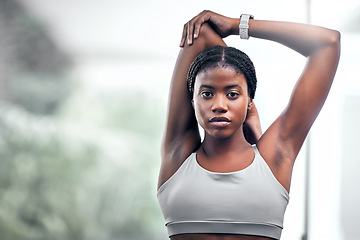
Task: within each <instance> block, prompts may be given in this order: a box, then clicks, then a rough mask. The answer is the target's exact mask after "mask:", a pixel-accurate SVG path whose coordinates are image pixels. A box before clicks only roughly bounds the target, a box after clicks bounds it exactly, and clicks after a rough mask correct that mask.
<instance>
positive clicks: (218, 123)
mask: <svg viewBox="0 0 360 240" xmlns="http://www.w3.org/2000/svg"><path fill="white" fill-rule="evenodd" d="M209 123H210V124H211V125H213V126H215V127H226V126H228V125H229V124H230V123H231V121H230V119H228V118H227V117H212V118H211V119H210V120H209Z"/></svg>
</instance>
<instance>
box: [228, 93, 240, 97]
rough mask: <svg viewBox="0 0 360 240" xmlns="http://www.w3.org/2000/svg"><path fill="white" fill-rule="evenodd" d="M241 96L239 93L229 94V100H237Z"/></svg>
mask: <svg viewBox="0 0 360 240" xmlns="http://www.w3.org/2000/svg"><path fill="white" fill-rule="evenodd" d="M239 95H240V94H239V93H237V92H229V93H228V94H227V96H228V97H229V98H237V97H238V96H239Z"/></svg>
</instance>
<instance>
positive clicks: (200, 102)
mask: <svg viewBox="0 0 360 240" xmlns="http://www.w3.org/2000/svg"><path fill="white" fill-rule="evenodd" d="M239 24H240V25H239ZM239 34H240V37H241V38H245V39H247V38H248V37H254V38H260V39H266V40H271V41H275V42H278V43H280V44H283V45H285V46H287V47H289V48H291V49H293V50H295V51H297V52H298V53H300V54H302V55H304V56H305V57H307V64H306V66H305V68H304V71H303V73H302V74H301V76H300V77H299V79H298V81H297V83H296V85H295V87H294V90H293V92H292V95H291V97H290V100H289V103H288V105H287V107H286V108H285V109H284V111H283V112H282V113H281V114H280V116H279V117H278V118H277V119H276V120H275V121H274V122H273V124H272V125H271V126H270V127H269V128H268V129H267V130H266V131H265V132H264V134H262V132H261V128H260V124H259V119H258V114H257V110H256V107H255V105H254V102H253V98H254V94H255V87H256V76H255V70H254V68H253V65H252V62H251V61H250V59H249V58H248V57H247V56H246V54H244V53H242V52H241V51H239V50H236V49H233V48H229V47H226V45H225V43H224V41H223V40H222V38H225V37H227V36H229V35H239ZM180 46H181V47H182V49H181V51H180V53H179V56H178V59H177V62H176V66H175V69H174V73H173V77H172V82H171V87H170V99H169V109H168V118H167V124H166V128H165V134H164V138H163V143H162V150H161V152H162V163H161V169H160V174H159V183H158V199H159V203H160V206H161V208H162V211H163V214H164V217H165V221H166V226H167V229H168V233H169V237H170V238H171V239H172V240H182V239H184V240H198V239H218V240H225V239H226V240H259V239H280V236H281V230H282V223H283V217H284V212H285V209H286V206H287V203H288V199H289V196H288V193H289V191H290V182H291V174H292V169H293V166H294V161H295V159H296V156H297V155H298V153H299V151H300V149H301V146H302V144H303V142H304V140H305V138H306V135H307V134H308V132H309V130H310V127H311V125H312V124H313V122H314V120H315V119H316V117H317V115H318V113H319V111H320V109H321V108H322V106H323V104H324V102H325V99H326V97H327V95H328V93H329V90H330V87H331V84H332V81H333V79H334V75H335V72H336V69H337V65H338V61H339V57H340V33H339V32H337V31H333V30H329V29H326V28H322V27H316V26H310V25H304V24H298V23H288V22H274V21H262V20H254V19H253V17H252V16H251V15H247V14H243V15H241V17H240V19H239V18H228V17H225V16H222V15H219V14H216V13H214V12H211V11H203V12H202V13H200V14H199V15H197V16H195V17H194V18H193V19H191V20H190V21H189V22H188V23H187V24H185V26H184V30H183V35H182V40H181V43H180ZM187 88H188V89H187ZM189 93H190V94H189ZM198 124H199V125H200V126H201V127H202V128H203V129H204V131H205V134H204V139H203V141H201V138H200V134H199V129H198Z"/></svg>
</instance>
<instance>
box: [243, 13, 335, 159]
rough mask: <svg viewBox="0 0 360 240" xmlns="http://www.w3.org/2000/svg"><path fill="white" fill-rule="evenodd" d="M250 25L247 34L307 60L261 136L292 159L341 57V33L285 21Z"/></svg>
mask: <svg viewBox="0 0 360 240" xmlns="http://www.w3.org/2000/svg"><path fill="white" fill-rule="evenodd" d="M249 25H250V27H249V34H250V36H252V37H257V38H262V39H267V40H272V41H275V42H278V43H281V44H283V45H285V46H287V47H289V48H292V49H293V50H295V51H297V52H299V53H300V54H302V55H304V56H305V57H307V59H308V60H307V63H306V65H305V68H304V70H303V73H302V74H301V76H300V77H299V80H298V81H297V83H296V85H295V87H294V90H293V93H292V95H291V98H290V100H289V103H288V105H287V107H286V109H285V110H284V111H283V113H282V114H281V115H280V116H279V118H278V119H277V120H276V121H275V123H274V124H273V125H272V126H271V127H270V128H269V130H268V131H269V132H268V133H266V134H264V137H263V138H264V141H266V145H268V146H269V144H268V142H273V143H276V146H280V147H283V149H286V151H287V153H286V154H287V158H289V159H291V160H295V158H296V156H297V154H298V152H299V151H300V148H301V146H302V144H303V142H304V140H305V138H306V135H307V134H308V132H309V130H310V127H311V126H312V124H313V122H314V121H315V119H316V117H317V116H318V114H319V112H320V110H321V108H322V106H323V104H324V102H325V100H326V98H327V95H328V93H329V91H330V87H331V85H332V82H333V79H334V76H335V72H336V69H337V65H338V62H339V57H340V33H339V32H337V31H334V30H330V29H326V28H323V27H317V26H311V25H305V24H299V23H288V22H272V21H256V20H250V23H249ZM267 135H269V136H267ZM270 139H271V140H270ZM274 139H275V140H276V141H274ZM260 141H262V139H261V140H260ZM270 147H275V146H270ZM275 149H276V148H275ZM278 150H279V149H278ZM280 151H281V149H280ZM275 154H277V153H275ZM272 157H273V156H272ZM269 158H271V156H270V157H269Z"/></svg>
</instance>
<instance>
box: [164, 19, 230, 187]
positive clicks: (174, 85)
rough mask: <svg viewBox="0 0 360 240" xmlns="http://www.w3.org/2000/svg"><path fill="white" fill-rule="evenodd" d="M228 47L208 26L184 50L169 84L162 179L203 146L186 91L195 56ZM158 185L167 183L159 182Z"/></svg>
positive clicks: (180, 53)
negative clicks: (202, 52)
mask: <svg viewBox="0 0 360 240" xmlns="http://www.w3.org/2000/svg"><path fill="white" fill-rule="evenodd" d="M215 45H225V43H224V42H223V40H222V38H221V37H220V36H219V35H218V34H216V33H215V32H214V31H213V30H212V28H211V27H210V25H209V24H207V23H205V24H203V25H202V27H201V29H200V34H199V36H198V38H197V39H196V40H195V41H194V42H193V44H192V45H191V46H189V45H188V44H185V46H184V47H183V48H181V50H180V52H179V55H178V58H177V61H176V64H175V68H174V72H173V75H172V79H171V84H170V92H169V102H168V113H167V119H166V126H165V132H164V136H163V141H162V147H161V155H162V166H161V172H160V178H163V179H164V180H166V179H167V178H168V177H169V176H171V175H172V174H173V172H174V171H175V170H176V169H177V168H178V167H179V166H180V165H181V163H182V162H183V161H185V159H186V158H187V157H188V156H189V155H190V154H191V153H192V152H193V151H194V150H195V149H196V148H197V147H199V145H200V140H201V139H200V134H199V129H198V124H197V121H196V118H195V114H194V110H193V107H192V104H191V98H190V96H189V93H188V90H187V82H186V80H187V74H188V70H189V67H190V64H191V63H192V61H193V60H194V59H195V57H196V56H197V55H198V54H199V53H200V52H201V51H202V50H205V49H206V48H209V47H212V46H215ZM159 182H164V181H162V180H161V179H160V181H159Z"/></svg>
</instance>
